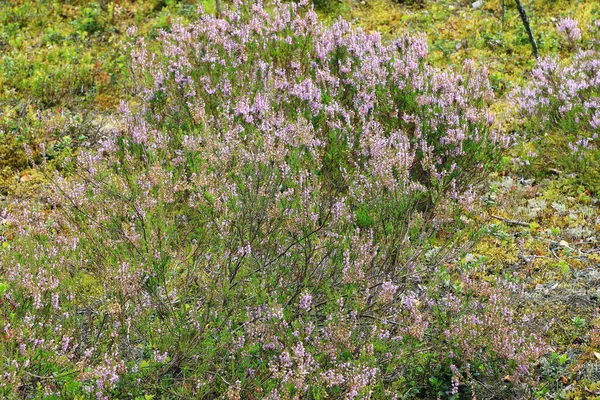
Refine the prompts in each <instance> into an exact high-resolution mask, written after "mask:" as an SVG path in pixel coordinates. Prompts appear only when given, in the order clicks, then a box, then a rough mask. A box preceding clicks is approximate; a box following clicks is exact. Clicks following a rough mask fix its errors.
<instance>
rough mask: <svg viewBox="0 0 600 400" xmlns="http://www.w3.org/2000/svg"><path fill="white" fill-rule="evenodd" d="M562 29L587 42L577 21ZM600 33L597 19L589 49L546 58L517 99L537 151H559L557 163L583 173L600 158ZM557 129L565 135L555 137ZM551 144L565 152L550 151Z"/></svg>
mask: <svg viewBox="0 0 600 400" xmlns="http://www.w3.org/2000/svg"><path fill="white" fill-rule="evenodd" d="M558 31H559V33H561V34H562V35H563V37H564V38H565V39H566V40H567V41H568V43H569V44H570V45H572V46H574V45H575V43H576V42H577V41H579V40H581V31H580V29H579V28H578V27H577V22H576V21H574V20H571V19H563V20H561V21H559V23H558ZM599 33H600V22H598V21H596V22H595V24H594V25H593V26H592V27H591V31H590V36H591V40H590V41H589V46H588V47H587V48H581V49H579V50H577V51H576V52H575V54H574V55H573V56H572V58H570V59H569V60H559V59H557V58H552V57H548V58H545V59H543V60H541V61H540V62H538V64H537V66H536V67H535V68H534V69H533V71H532V72H531V79H530V80H529V82H528V83H527V84H525V85H524V86H523V87H521V88H518V89H517V90H516V91H515V92H514V93H513V94H512V101H513V103H514V104H515V105H516V107H517V109H518V110H519V112H520V113H521V114H522V115H523V116H524V117H525V118H526V120H527V130H528V132H529V135H530V136H531V137H533V138H534V140H533V143H534V145H535V146H536V147H537V148H538V151H537V152H536V153H537V154H546V155H548V154H550V155H554V156H555V157H554V159H553V160H551V161H552V162H554V163H555V164H556V165H558V166H559V167H565V168H567V169H568V170H579V171H581V170H583V169H585V167H586V166H587V165H593V164H594V163H595V161H597V160H598V156H599V153H598V135H599V134H600V35H599ZM556 131H558V132H559V133H560V134H559V135H553V136H555V138H554V139H551V138H550V137H549V135H548V133H550V132H556ZM551 148H558V149H559V152H556V151H549V149H551ZM565 154H567V155H569V154H570V156H568V157H565ZM547 161H548V160H543V162H544V163H546V162H547Z"/></svg>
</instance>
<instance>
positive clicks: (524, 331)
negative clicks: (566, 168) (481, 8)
mask: <svg viewBox="0 0 600 400" xmlns="http://www.w3.org/2000/svg"><path fill="white" fill-rule="evenodd" d="M130 35H131V36H132V37H134V35H135V32H134V30H131V31H130ZM426 57H427V46H426V42H425V40H424V38H422V37H409V36H406V37H402V38H400V39H398V40H395V41H392V42H389V43H386V42H382V40H381V38H380V37H379V36H378V35H377V34H367V33H364V32H362V31H361V30H356V29H353V28H352V27H351V26H350V24H349V23H347V22H346V21H343V20H338V21H336V22H335V23H334V24H333V25H332V26H331V27H324V26H322V25H321V24H320V23H318V22H317V20H316V15H315V13H314V12H313V11H312V9H310V8H308V9H305V7H304V6H302V5H293V4H292V5H283V4H280V3H275V5H274V6H273V7H263V5H261V4H260V3H257V4H253V5H251V6H244V5H240V6H237V8H231V9H226V10H224V12H223V16H222V18H216V17H214V16H211V15H208V14H205V13H200V15H199V17H198V20H197V21H196V22H193V23H191V24H190V25H188V26H180V25H177V24H174V25H173V26H172V28H171V31H170V32H169V33H167V32H163V33H161V35H160V38H159V41H158V43H146V42H145V41H144V40H143V39H141V38H140V39H136V38H135V37H134V38H133V39H132V44H131V58H132V70H133V76H134V77H135V79H136V83H137V84H138V89H139V97H138V101H137V104H138V106H133V105H128V104H122V107H121V113H122V117H123V119H122V121H121V123H120V128H119V129H115V131H114V133H113V134H112V135H110V136H108V137H105V138H103V139H102V140H101V142H100V145H99V148H98V149H97V151H82V152H81V153H80V155H79V156H78V157H77V158H76V159H74V158H73V159H68V158H67V159H65V160H64V163H63V168H62V175H59V174H55V175H53V176H51V179H52V182H53V184H52V185H51V186H50V187H49V189H48V190H49V193H48V195H47V196H46V198H47V206H44V205H43V204H42V205H37V206H35V205H32V204H31V203H27V202H26V201H22V202H14V203H13V205H12V206H11V210H10V211H5V212H4V213H3V215H2V221H3V224H5V225H6V227H7V228H6V231H10V232H13V234H12V235H9V240H8V241H6V242H4V243H5V244H3V246H2V257H0V271H1V272H2V275H1V284H2V286H0V287H1V288H2V289H1V290H2V291H3V293H2V295H3V297H2V307H1V308H0V312H1V313H2V314H1V315H2V321H3V326H2V327H0V328H1V329H2V335H3V341H2V342H1V344H0V352H1V353H2V355H3V357H2V360H3V361H2V363H3V364H2V368H1V370H2V371H3V372H2V374H3V379H2V380H1V381H0V382H1V383H0V393H2V395H3V396H4V397H6V398H11V397H13V398H15V397H20V396H24V395H25V396H29V397H43V396H50V397H54V398H60V397H66V398H69V397H74V396H82V395H83V396H88V397H96V398H98V399H102V398H144V396H146V397H145V398H149V397H150V398H151V397H152V396H153V395H159V396H162V397H165V398H171V397H172V398H177V397H183V398H217V397H225V398H229V399H240V398H249V399H251V398H272V399H275V398H290V399H291V398H315V399H320V398H331V397H333V398H340V397H344V398H365V397H374V398H398V397H402V396H404V397H424V398H432V397H437V396H439V397H445V398H459V397H461V398H462V397H464V396H475V395H478V394H479V393H488V394H489V392H490V391H492V392H493V394H494V395H496V396H501V395H505V396H507V397H510V396H513V395H514V394H515V393H516V392H515V391H517V390H521V389H523V388H522V387H521V384H522V383H523V382H527V380H528V379H530V378H531V374H532V372H533V367H534V366H535V364H536V360H537V358H538V357H539V356H540V354H541V353H543V352H545V349H546V347H545V345H544V343H543V342H542V341H541V340H540V338H539V337H538V336H537V335H536V334H534V333H533V332H535V330H536V329H535V328H534V327H532V329H529V328H528V326H527V324H528V321H529V320H528V318H529V317H528V316H527V315H525V314H523V313H521V312H520V311H519V307H520V302H521V298H522V296H521V295H522V288H520V287H519V286H518V285H517V284H515V283H512V282H510V281H508V280H503V279H499V280H496V279H493V278H491V277H490V276H488V275H487V274H486V273H485V266H484V265H483V264H482V263H481V262H469V263H467V262H465V263H447V262H444V263H443V262H442V261H441V260H442V257H441V256H440V254H444V253H446V252H444V251H440V250H439V248H440V246H441V247H442V248H443V249H444V250H447V249H450V250H452V249H453V248H454V244H453V243H454V241H456V240H457V239H456V238H455V237H454V236H453V235H452V234H451V232H452V231H454V230H456V229H460V227H461V225H460V224H465V223H466V222H465V221H466V219H465V218H464V216H465V215H466V214H465V213H468V212H469V208H470V207H473V205H474V197H475V193H476V184H477V183H478V182H479V181H481V180H482V179H484V178H485V175H486V173H487V172H488V171H489V170H490V169H491V168H492V167H493V165H494V164H495V163H496V162H497V160H498V158H499V157H500V155H501V153H502V151H503V149H504V148H505V147H506V144H507V141H506V139H505V138H504V137H502V136H501V135H499V134H498V133H496V132H494V131H493V130H492V129H491V126H492V122H493V117H492V115H491V114H490V113H489V111H488V107H487V105H488V104H489V102H490V101H491V100H492V97H493V93H492V91H491V89H490V87H489V82H488V80H487V77H486V73H485V71H480V70H477V69H475V67H474V65H473V63H471V62H467V63H466V64H465V67H464V69H463V71H462V72H461V73H456V72H452V71H450V70H443V71H440V70H436V69H433V68H431V67H430V66H428V65H427V62H426ZM461 217H463V218H462V219H461ZM440 230H444V232H445V233H444V235H439V236H436V234H435V233H436V231H440ZM434 245H435V246H434ZM450 254H451V255H455V252H450ZM446 259H448V257H446Z"/></svg>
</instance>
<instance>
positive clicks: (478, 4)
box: [471, 0, 483, 10]
mask: <svg viewBox="0 0 600 400" xmlns="http://www.w3.org/2000/svg"><path fill="white" fill-rule="evenodd" d="M471 7H473V8H474V9H476V10H478V9H480V8H481V7H483V0H477V1H476V2H475V3H473V4H471Z"/></svg>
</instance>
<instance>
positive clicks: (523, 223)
mask: <svg viewBox="0 0 600 400" xmlns="http://www.w3.org/2000/svg"><path fill="white" fill-rule="evenodd" d="M492 218H496V219H498V220H500V221H502V222H504V223H506V224H508V225H517V226H524V227H526V228H529V226H530V225H529V224H528V223H527V222H523V221H519V220H516V219H507V218H503V217H500V216H498V215H492Z"/></svg>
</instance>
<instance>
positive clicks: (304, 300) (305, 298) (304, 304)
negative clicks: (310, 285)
mask: <svg viewBox="0 0 600 400" xmlns="http://www.w3.org/2000/svg"><path fill="white" fill-rule="evenodd" d="M311 304H312V295H311V294H310V293H308V292H305V293H302V294H301V295H300V302H299V303H298V307H300V308H301V309H303V310H306V311H309V310H310V307H311Z"/></svg>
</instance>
